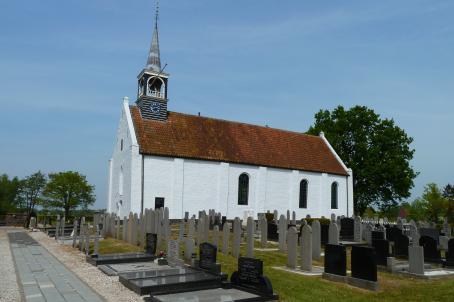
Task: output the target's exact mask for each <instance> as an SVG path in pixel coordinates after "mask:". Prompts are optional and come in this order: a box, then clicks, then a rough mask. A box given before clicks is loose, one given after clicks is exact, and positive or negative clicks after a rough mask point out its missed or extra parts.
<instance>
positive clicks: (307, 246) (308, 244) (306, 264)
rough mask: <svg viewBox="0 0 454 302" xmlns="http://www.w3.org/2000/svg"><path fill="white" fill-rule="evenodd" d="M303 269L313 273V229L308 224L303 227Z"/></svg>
mask: <svg viewBox="0 0 454 302" xmlns="http://www.w3.org/2000/svg"><path fill="white" fill-rule="evenodd" d="M295 230H296V229H295ZM301 269H302V270H303V271H309V272H311V271H312V228H311V227H310V226H309V225H308V224H307V225H305V226H304V227H303V234H302V235H301Z"/></svg>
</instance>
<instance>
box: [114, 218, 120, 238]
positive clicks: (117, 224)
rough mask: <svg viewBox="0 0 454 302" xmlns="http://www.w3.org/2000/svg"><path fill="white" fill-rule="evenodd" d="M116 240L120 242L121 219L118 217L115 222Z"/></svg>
mask: <svg viewBox="0 0 454 302" xmlns="http://www.w3.org/2000/svg"><path fill="white" fill-rule="evenodd" d="M115 224H116V226H115V239H117V240H120V217H119V216H117V217H116V220H115Z"/></svg>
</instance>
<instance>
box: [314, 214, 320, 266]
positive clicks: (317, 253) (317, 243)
mask: <svg viewBox="0 0 454 302" xmlns="http://www.w3.org/2000/svg"><path fill="white" fill-rule="evenodd" d="M320 256H321V227H320V222H319V221H318V220H314V221H313V222H312V258H313V259H315V260H317V261H320V258H321V257H320Z"/></svg>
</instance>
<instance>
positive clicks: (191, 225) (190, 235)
mask: <svg viewBox="0 0 454 302" xmlns="http://www.w3.org/2000/svg"><path fill="white" fill-rule="evenodd" d="M194 233H195V219H194V218H191V219H189V224H188V238H189V239H194Z"/></svg>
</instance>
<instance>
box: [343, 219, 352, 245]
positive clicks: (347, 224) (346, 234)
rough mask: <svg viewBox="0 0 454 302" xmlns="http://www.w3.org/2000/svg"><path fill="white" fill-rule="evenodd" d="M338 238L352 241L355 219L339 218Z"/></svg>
mask: <svg viewBox="0 0 454 302" xmlns="http://www.w3.org/2000/svg"><path fill="white" fill-rule="evenodd" d="M340 225H341V227H340V238H341V240H345V241H353V240H354V233H355V220H354V219H353V218H342V219H341V220H340Z"/></svg>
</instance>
